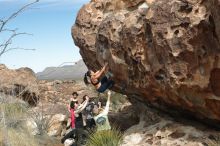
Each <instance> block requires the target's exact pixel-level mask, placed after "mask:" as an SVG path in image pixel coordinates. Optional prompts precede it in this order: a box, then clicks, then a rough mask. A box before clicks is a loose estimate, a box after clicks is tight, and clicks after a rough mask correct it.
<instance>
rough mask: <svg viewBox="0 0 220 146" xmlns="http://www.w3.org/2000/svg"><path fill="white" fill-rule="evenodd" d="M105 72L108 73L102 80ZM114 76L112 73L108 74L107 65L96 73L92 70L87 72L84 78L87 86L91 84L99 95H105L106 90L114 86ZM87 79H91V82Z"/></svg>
mask: <svg viewBox="0 0 220 146" xmlns="http://www.w3.org/2000/svg"><path fill="white" fill-rule="evenodd" d="M105 72H107V73H106V75H105V76H103V77H102V78H101V76H102V75H103V74H104V73H105ZM112 76H113V75H112V73H110V72H108V63H105V65H104V67H103V68H102V69H100V70H98V71H96V72H94V71H92V70H89V71H87V73H85V76H84V82H85V84H86V85H88V84H89V83H91V84H92V85H94V86H95V87H96V90H97V91H98V92H99V93H103V92H105V90H107V89H109V88H111V87H113V86H114V81H113V80H111V79H110V77H112ZM87 77H89V79H90V82H89V81H88V78H87ZM100 78H101V79H100Z"/></svg>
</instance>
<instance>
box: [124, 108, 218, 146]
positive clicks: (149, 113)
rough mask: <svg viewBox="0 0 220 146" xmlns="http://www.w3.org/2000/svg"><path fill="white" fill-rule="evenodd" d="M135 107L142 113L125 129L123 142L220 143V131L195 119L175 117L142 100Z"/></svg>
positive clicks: (149, 145) (153, 145)
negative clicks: (136, 121)
mask: <svg viewBox="0 0 220 146" xmlns="http://www.w3.org/2000/svg"><path fill="white" fill-rule="evenodd" d="M135 107H138V109H135V110H133V112H134V111H135V112H134V114H136V115H139V118H140V121H139V123H138V124H136V125H133V126H132V127H130V128H129V129H127V130H126V132H125V133H124V138H123V143H122V144H121V146H165V145H167V146H177V145H178V146H209V145H210V146H211V145H212V146H214V145H216V146H217V145H219V144H220V141H219V136H220V134H219V131H215V130H210V129H209V128H207V127H205V126H204V125H201V124H200V123H198V122H195V121H194V122H193V121H189V120H185V119H183V118H178V120H177V119H173V118H171V117H169V116H167V115H166V114H161V113H158V112H157V111H155V110H154V109H152V108H149V107H146V105H143V104H138V105H135ZM128 121H129V120H128ZM123 123H124V122H123Z"/></svg>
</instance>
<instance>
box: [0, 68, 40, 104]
mask: <svg viewBox="0 0 220 146" xmlns="http://www.w3.org/2000/svg"><path fill="white" fill-rule="evenodd" d="M0 76H1V77H0V93H3V94H6V95H11V96H16V97H18V98H21V99H22V100H24V101H27V102H28V103H29V104H30V105H36V104H37V102H38V100H39V92H38V84H37V79H36V77H35V74H34V72H33V71H32V70H31V69H29V68H20V69H17V70H10V69H8V68H7V67H6V66H5V65H3V64H0Z"/></svg>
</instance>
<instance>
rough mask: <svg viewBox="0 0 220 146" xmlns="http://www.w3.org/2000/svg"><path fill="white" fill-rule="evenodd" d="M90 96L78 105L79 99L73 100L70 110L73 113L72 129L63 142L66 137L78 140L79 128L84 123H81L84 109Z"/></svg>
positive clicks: (62, 140) (65, 137)
mask: <svg viewBox="0 0 220 146" xmlns="http://www.w3.org/2000/svg"><path fill="white" fill-rule="evenodd" d="M88 101H89V98H88V97H86V100H85V101H84V102H83V103H82V104H81V105H78V101H71V102H70V108H69V112H70V114H71V131H70V132H69V133H67V134H66V135H65V136H64V137H63V138H62V139H61V143H64V142H65V140H66V139H69V138H74V139H76V141H77V140H78V133H79V128H81V125H82V127H83V124H82V123H81V121H82V120H81V119H82V113H81V112H82V111H83V110H84V109H85V107H86V105H87V104H88Z"/></svg>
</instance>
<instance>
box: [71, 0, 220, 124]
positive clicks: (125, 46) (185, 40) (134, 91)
mask: <svg viewBox="0 0 220 146" xmlns="http://www.w3.org/2000/svg"><path fill="white" fill-rule="evenodd" d="M219 14H220V1H219V0H209V1H204V0H166V1H165V0H122V1H121V0H92V1H91V2H90V3H89V4H86V5H84V6H83V7H82V8H81V10H80V11H79V13H78V16H77V19H76V22H75V25H74V26H73V27H72V36H73V39H74V42H75V44H76V45H77V46H79V48H80V54H81V55H82V57H83V60H84V61H85V63H86V65H87V66H88V68H89V69H93V70H95V69H99V68H100V67H101V66H102V65H103V63H104V61H108V63H109V66H110V69H111V71H112V72H113V74H114V77H115V78H114V81H115V82H116V86H115V89H114V90H115V91H118V92H120V90H119V89H120V86H126V91H125V94H127V95H128V96H129V97H131V98H133V99H137V100H141V101H143V102H146V103H150V104H151V105H153V106H154V107H157V108H160V109H162V110H168V111H184V112H185V111H186V112H187V113H191V114H192V115H193V116H194V117H197V118H199V119H203V118H206V119H210V120H212V121H216V122H217V123H219V121H220V59H219V55H220V27H219V26H220V15H219ZM167 107H169V108H167ZM170 109H171V110H170ZM203 121H209V120H203Z"/></svg>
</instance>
